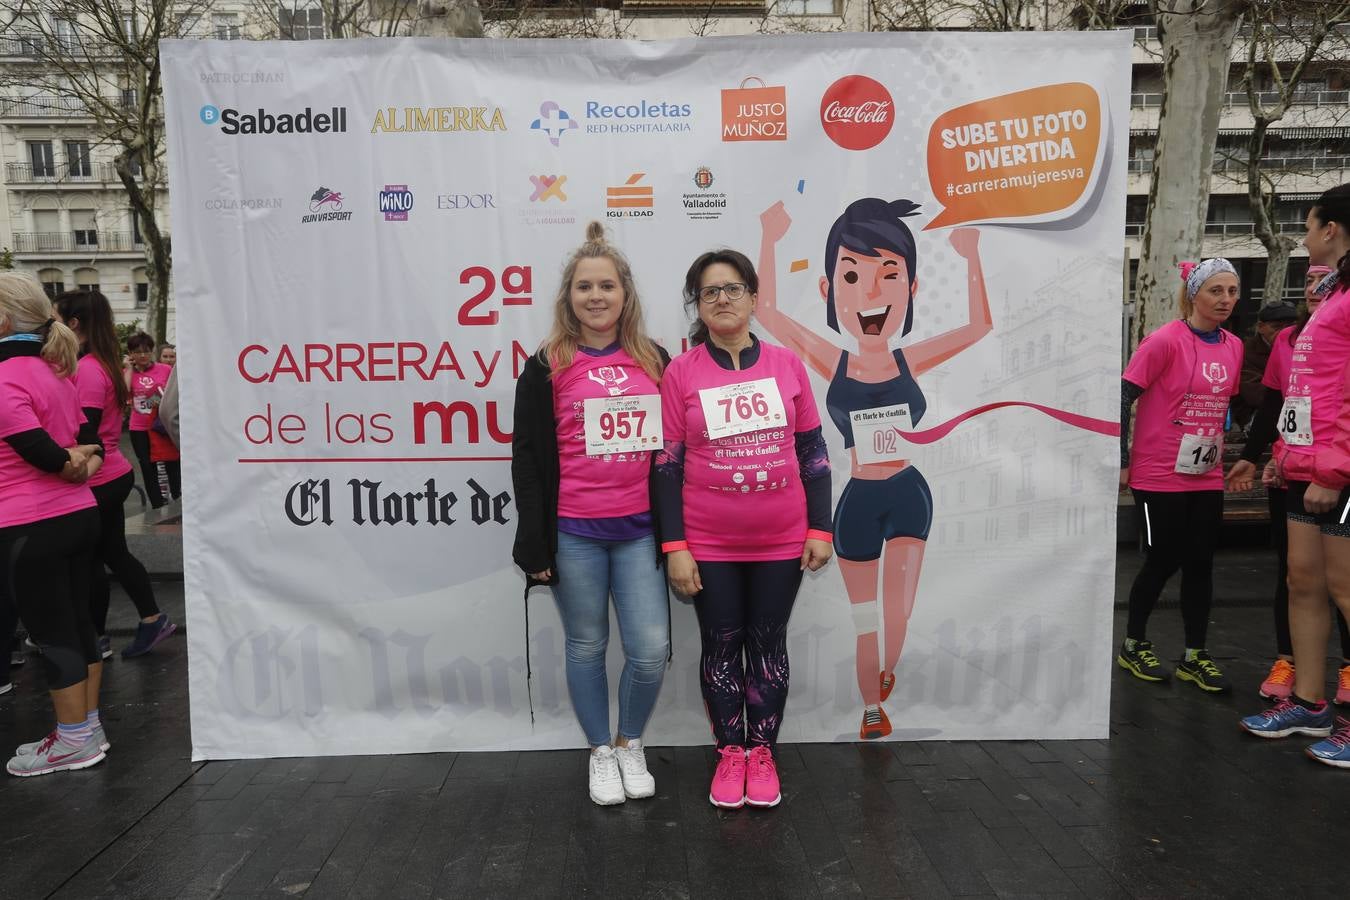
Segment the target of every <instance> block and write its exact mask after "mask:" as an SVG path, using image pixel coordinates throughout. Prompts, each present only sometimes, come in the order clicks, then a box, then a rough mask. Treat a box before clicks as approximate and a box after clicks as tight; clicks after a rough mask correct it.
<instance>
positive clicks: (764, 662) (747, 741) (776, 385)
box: [657, 250, 833, 808]
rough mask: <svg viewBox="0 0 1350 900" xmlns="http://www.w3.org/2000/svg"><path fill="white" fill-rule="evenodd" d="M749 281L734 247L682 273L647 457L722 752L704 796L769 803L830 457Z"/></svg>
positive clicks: (774, 794)
mask: <svg viewBox="0 0 1350 900" xmlns="http://www.w3.org/2000/svg"><path fill="white" fill-rule="evenodd" d="M758 289H759V279H758V277H757V276H756V274H755V268H754V266H753V265H751V263H750V260H749V259H747V258H746V257H745V255H744V254H741V253H738V252H736V251H734V250H718V251H714V252H711V253H705V254H703V255H702V256H700V257H699V258H698V259H697V260H695V261H694V264H693V265H692V266H691V267H690V268H689V273H688V275H687V276H686V277H685V282H684V296H685V304H686V306H687V307H688V308H689V309H691V310H696V311H697V316H698V320H697V322H696V324H695V326H694V330H693V335H692V337H693V344H694V347H693V349H692V350H690V351H689V352H688V353H685V354H684V355H682V356H679V357H677V358H676V359H675V360H674V361H673V362H671V364H670V366H669V367H668V368H667V369H666V375H665V378H664V380H663V381H662V382H661V419H662V425H663V428H664V431H665V447H664V448H663V449H662V451H661V453H660V454H659V455H658V457H657V473H658V475H659V478H658V489H659V491H660V498H661V502H660V504H659V508H660V511H661V531H662V539H663V543H662V549H663V550H665V551H666V554H667V555H666V568H667V571H668V572H669V574H670V581H671V583H672V584H673V585H674V586H675V589H676V590H678V591H679V592H680V593H682V594H684V595H686V596H689V597H693V598H694V608H695V611H696V612H697V614H698V622H699V632H700V636H701V638H702V642H703V653H702V658H701V661H700V665H699V675H700V683H701V687H702V690H703V700H704V703H705V704H706V705H707V708H708V716H709V718H710V719H711V720H712V727H713V734H714V736H715V737H716V740H717V750H718V754H719V756H720V760H719V762H718V765H717V770H716V772H715V774H714V775H713V781H712V787H711V789H710V791H709V800H710V801H711V802H712V803H713V805H714V806H720V807H726V808H737V807H740V806H742V805H744V804H746V803H749V804H751V805H753V806H775V805H777V803H778V802H779V800H780V799H781V797H782V794H781V791H780V788H779V780H778V770H777V767H776V765H775V763H774V746H775V744H776V742H777V739H778V729H779V726H780V725H781V724H782V721H783V708H784V706H785V704H786V702H787V692H788V657H787V623H788V617H789V616H790V615H791V614H792V605H793V602H794V601H795V600H796V597H797V589H798V587H800V585H801V579H802V572H803V571H805V570H806V569H811V570H812V571H815V570H816V569H819V568H820V567H821V566H823V565H825V563H826V562H828V561H829V559H830V556H831V554H832V553H833V548H832V546H831V533H830V461H829V458H828V456H827V454H826V450H825V438H824V437H823V436H822V435H821V430H820V415H819V413H818V412H817V411H816V401H815V398H814V397H813V396H812V395H811V383H810V381H809V380H808V377H807V374H806V367H805V366H804V365H803V364H802V361H801V360H800V359H798V358H797V356H796V355H795V354H794V353H793V352H792V351H790V350H787V349H785V348H783V347H775V346H772V345H770V344H765V343H763V342H761V341H760V340H759V339H758V338H757V337H755V335H753V334H751V333H750V316H751V313H752V312H753V311H754V308H755V300H756V296H757V292H758Z"/></svg>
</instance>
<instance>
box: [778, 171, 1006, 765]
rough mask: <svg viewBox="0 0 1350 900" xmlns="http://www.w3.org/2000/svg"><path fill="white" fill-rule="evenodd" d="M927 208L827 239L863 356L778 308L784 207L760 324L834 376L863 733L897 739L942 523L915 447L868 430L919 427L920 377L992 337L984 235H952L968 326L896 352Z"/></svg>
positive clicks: (868, 203) (835, 323) (829, 314)
mask: <svg viewBox="0 0 1350 900" xmlns="http://www.w3.org/2000/svg"><path fill="white" fill-rule="evenodd" d="M918 209H919V207H918V205H917V204H915V203H911V202H910V201H908V200H896V201H894V202H887V201H885V200H880V199H877V198H874V197H868V198H865V199H862V200H857V201H854V202H853V203H850V204H849V205H848V207H847V208H846V209H845V210H844V212H843V214H842V215H840V216H839V218H838V219H836V220H835V223H834V225H833V226H832V227H831V228H830V233H829V236H828V237H827V238H826V239H825V274H824V276H822V277H821V279H820V282H819V289H820V298H821V299H822V300H824V301H825V323H826V324H827V325H829V327H830V328H832V329H833V330H835V331H840V330H841V329H842V330H843V331H845V332H847V333H848V334H849V335H850V336H851V337H852V338H853V339H854V340H855V341H857V345H858V349H857V351H856V352H851V351H848V350H841V349H839V347H837V346H836V345H835V344H834V343H833V342H832V341H830V340H827V339H826V338H824V337H822V336H820V335H818V334H816V333H815V332H814V331H812V330H811V329H809V328H807V327H806V326H805V325H802V324H801V323H800V322H797V321H795V320H794V319H792V318H789V317H788V316H787V315H785V314H784V313H783V312H782V311H781V310H780V309H779V308H778V304H777V300H776V284H775V282H776V277H775V261H774V255H775V254H774V248H775V246H776V245H777V243H778V241H780V240H781V239H782V238H783V236H784V235H786V234H787V230H788V227H789V226H790V225H791V224H792V220H791V219H790V218H789V216H788V214H787V210H785V209H784V208H783V204H782V203H775V204H774V205H773V206H771V207H770V208H769V209H768V210H766V211H765V212H764V214H763V215H762V216H760V223H761V225H762V226H763V243H762V244H761V248H760V257H759V268H760V272H761V273H762V274H763V284H762V290H761V297H762V302H761V304H760V308H759V312H758V315H759V320H760V322H762V323H763V325H764V327H765V328H767V329H768V331H769V333H770V334H772V335H773V336H774V337H776V338H777V339H778V340H780V341H782V342H783V343H784V344H786V345H787V346H788V347H791V348H792V349H793V350H795V351H796V352H797V353H798V354H799V355H800V356H801V357H802V358H803V359H805V360H806V362H807V364H808V365H810V366H811V368H812V369H814V370H815V371H816V373H817V374H819V375H820V376H821V377H822V378H826V379H828V380H829V382H830V388H829V391H828V392H827V393H826V395H825V405H826V407H827V409H828V410H829V413H830V419H831V420H833V422H834V425H835V427H836V428H838V429H839V431H840V433H841V434H842V435H843V437H844V446H845V447H846V448H848V450H849V453H850V454H851V455H852V464H853V465H852V470H851V477H850V478H849V482H848V484H847V485H845V486H844V490H843V492H842V493H841V494H840V496H839V504H838V506H837V507H836V508H835V511H834V526H833V531H834V549H835V551H836V552H837V553H838V555H839V571H840V573H841V574H842V575H843V578H844V589H845V590H846V591H847V592H848V599H849V604H850V608H851V610H852V613H853V623H854V626H855V627H856V629H857V634H858V644H857V675H858V691H859V693H860V694H862V701H863V713H862V725H861V727H860V728H859V731H858V735H859V737H860V738H862V739H863V740H873V739H876V738H882V737H885V736H886V735H888V734H890V733H891V723H890V720H889V719H888V718H887V716H886V711H885V710H884V709H882V708H881V703H882V701H883V700H885V699H886V698H887V697H889V696H890V693H891V690H892V688H894V686H895V670H896V668H897V667H898V666H899V664H900V651H901V650H902V649H903V647H904V645H905V637H906V635H907V633H908V630H909V618H910V615H911V614H912V613H913V612H914V601H915V596H916V595H917V593H918V589H919V570H920V568H921V566H922V565H923V556H924V550H925V548H926V547H927V542H928V531H929V529H930V528H931V527H932V524H933V494H932V492H931V491H930V490H929V489H928V482H927V481H925V480H924V477H923V475H921V474H920V473H919V470H918V469H916V468H915V467H914V466H913V465H911V464H910V461H909V460H908V459H906V458H905V455H906V449H905V448H906V446H907V445H906V444H904V443H903V442H901V441H898V440H896V439H895V434H894V431H895V429H894V428H890V427H878V426H877V425H875V424H873V425H869V424H867V423H880V424H881V425H887V426H892V425H893V426H896V427H898V428H900V429H901V430H908V429H909V428H911V427H912V426H913V425H915V424H917V423H918V422H919V420H920V419H922V418H923V414H924V411H925V410H926V408H927V401H926V400H925V399H924V395H923V391H922V390H921V389H920V387H919V383H918V381H917V380H916V378H917V377H918V376H919V375H922V374H923V373H924V372H927V371H928V370H929V369H932V368H933V367H934V366H937V365H938V364H939V363H942V362H944V361H946V360H948V359H951V358H952V357H953V356H955V355H956V354H958V353H960V352H961V351H962V350H965V349H966V348H967V347H969V346H971V345H972V344H974V343H975V342H976V341H978V340H980V338H982V337H984V336H985V335H986V334H988V333H989V332H990V331H992V330H993V324H992V318H991V316H990V314H989V299H988V296H987V295H986V294H985V289H984V272H983V269H982V268H981V267H980V257H979V253H978V244H979V232H977V231H975V230H974V229H973V228H960V229H957V230H956V231H953V232H952V233H951V238H950V239H951V243H952V247H954V248H955V250H956V252H957V253H958V254H959V255H961V256H962V257H964V258H965V260H966V264H967V266H966V273H967V274H966V282H967V289H968V294H969V321H968V322H967V324H965V325H961V326H959V327H957V328H954V329H952V330H950V331H946V332H943V333H941V334H938V335H935V336H933V337H930V338H927V339H925V340H922V341H918V342H915V343H913V344H910V345H909V346H907V347H903V348H901V347H896V348H895V349H891V346H890V343H891V340H892V339H893V338H896V337H897V336H899V337H904V336H905V335H907V334H909V331H910V328H911V327H912V326H913V324H914V298H915V295H916V292H917V290H918V282H917V281H916V280H915V277H914V272H915V246H914V235H913V234H911V233H910V230H909V226H907V225H906V224H905V222H904V219H905V218H907V217H909V216H912V215H914V214H915V213H917V212H918ZM855 423H857V424H855ZM855 431H856V433H855ZM883 619H884V621H885V635H884V638H885V640H884V643H883V640H882V633H881V629H882V621H883ZM883 646H884V647H885V653H884V655H883V653H882V647H883Z"/></svg>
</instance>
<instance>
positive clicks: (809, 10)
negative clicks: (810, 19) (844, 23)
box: [773, 0, 839, 16]
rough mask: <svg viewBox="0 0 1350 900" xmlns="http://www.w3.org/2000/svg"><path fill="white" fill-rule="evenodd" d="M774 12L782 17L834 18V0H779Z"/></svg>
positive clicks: (836, 13) (836, 11) (835, 11)
mask: <svg viewBox="0 0 1350 900" xmlns="http://www.w3.org/2000/svg"><path fill="white" fill-rule="evenodd" d="M773 11H774V12H776V13H778V14H779V15H782V16H834V15H838V14H839V11H838V10H836V9H835V7H834V0H778V2H777V3H775V4H774V6H773Z"/></svg>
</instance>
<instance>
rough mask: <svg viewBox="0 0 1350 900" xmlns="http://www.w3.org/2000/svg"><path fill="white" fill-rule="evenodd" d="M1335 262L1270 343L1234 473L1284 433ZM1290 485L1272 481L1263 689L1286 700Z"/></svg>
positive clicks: (1247, 475)
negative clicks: (1269, 638)
mask: <svg viewBox="0 0 1350 900" xmlns="http://www.w3.org/2000/svg"><path fill="white" fill-rule="evenodd" d="M1332 271H1333V269H1332V268H1331V267H1330V266H1323V265H1318V264H1312V265H1310V266H1308V271H1307V272H1306V273H1305V275H1304V279H1303V298H1304V301H1305V304H1306V308H1305V310H1304V312H1303V313H1302V315H1301V316H1300V317H1299V320H1298V322H1297V323H1296V324H1294V325H1292V326H1291V327H1289V328H1286V329H1284V330H1283V331H1281V332H1280V333H1279V334H1278V335H1276V336H1275V341H1274V343H1273V344H1272V345H1271V348H1270V359H1269V360H1267V362H1266V370H1265V372H1264V374H1263V375H1262V377H1261V384H1262V386H1263V387H1264V390H1265V393H1264V395H1263V396H1262V398H1261V402H1260V405H1259V407H1258V408H1257V411H1256V417H1255V418H1254V419H1253V420H1252V426H1251V429H1250V430H1249V431H1248V433H1247V443H1246V446H1244V447H1243V448H1242V458H1241V459H1240V460H1238V462H1237V463H1235V464H1234V465H1233V470H1232V473H1231V474H1230V475H1229V478H1230V479H1241V480H1243V481H1245V480H1248V479H1251V478H1252V477H1253V476H1255V474H1256V466H1257V463H1259V462H1260V460H1261V456H1262V455H1263V454H1264V453H1265V452H1266V450H1267V449H1269V447H1270V445H1271V442H1272V441H1274V440H1275V438H1276V437H1277V435H1278V425H1279V418H1280V410H1281V409H1283V408H1284V387H1285V384H1286V383H1287V382H1288V380H1289V368H1290V363H1291V362H1292V361H1293V356H1294V342H1295V341H1296V340H1298V336H1299V334H1301V333H1302V331H1303V327H1304V326H1305V325H1307V324H1308V319H1309V317H1310V316H1312V315H1313V314H1314V313H1316V312H1317V308H1318V307H1319V306H1321V305H1322V300H1323V299H1324V298H1325V295H1326V293H1327V291H1328V289H1327V288H1326V287H1325V286H1324V284H1323V282H1324V281H1325V280H1326V277H1327V276H1328V275H1330V274H1331V273H1332ZM1288 493H1289V492H1288V490H1287V489H1286V488H1285V486H1284V485H1283V484H1268V485H1266V505H1267V507H1268V508H1269V510H1270V542H1271V543H1272V544H1274V545H1275V557H1276V559H1277V560H1278V565H1277V566H1276V567H1275V592H1274V607H1273V611H1274V614H1275V652H1276V657H1275V662H1274V663H1272V664H1271V667H1270V672H1269V673H1268V674H1267V675H1266V679H1265V681H1263V682H1261V687H1260V689H1259V693H1260V695H1261V696H1262V697H1265V698H1267V699H1269V700H1284V699H1286V698H1288V696H1289V695H1290V694H1291V693H1292V692H1293V690H1294V643H1293V635H1292V634H1291V632H1290V630H1289V527H1288V496H1287V495H1288ZM1336 626H1337V630H1338V631H1339V633H1340V639H1341V640H1340V643H1341V669H1340V677H1339V679H1338V683H1337V689H1336V696H1335V698H1334V702H1335V703H1337V704H1350V627H1348V626H1347V624H1346V620H1345V616H1344V615H1343V614H1342V613H1341V612H1340V610H1337V611H1336Z"/></svg>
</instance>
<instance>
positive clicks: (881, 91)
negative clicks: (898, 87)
mask: <svg viewBox="0 0 1350 900" xmlns="http://www.w3.org/2000/svg"><path fill="white" fill-rule="evenodd" d="M820 125H821V127H822V128H824V129H825V133H826V134H827V135H829V136H830V140H832V141H834V142H835V143H836V144H838V145H839V146H840V147H843V148H844V149H845V150H868V149H870V148H872V147H875V146H876V145H877V144H880V143H881V142H882V141H884V140H885V139H886V135H888V134H890V133H891V127H892V126H893V125H895V103H894V102H893V101H892V100H891V94H890V91H888V90H886V88H885V86H884V85H882V84H881V82H879V81H874V80H872V79H871V78H868V77H867V76H866V75H846V76H844V77H843V78H840V79H839V80H838V81H836V82H835V83H834V84H832V85H830V87H829V90H827V91H825V96H824V97H821V98H820Z"/></svg>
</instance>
